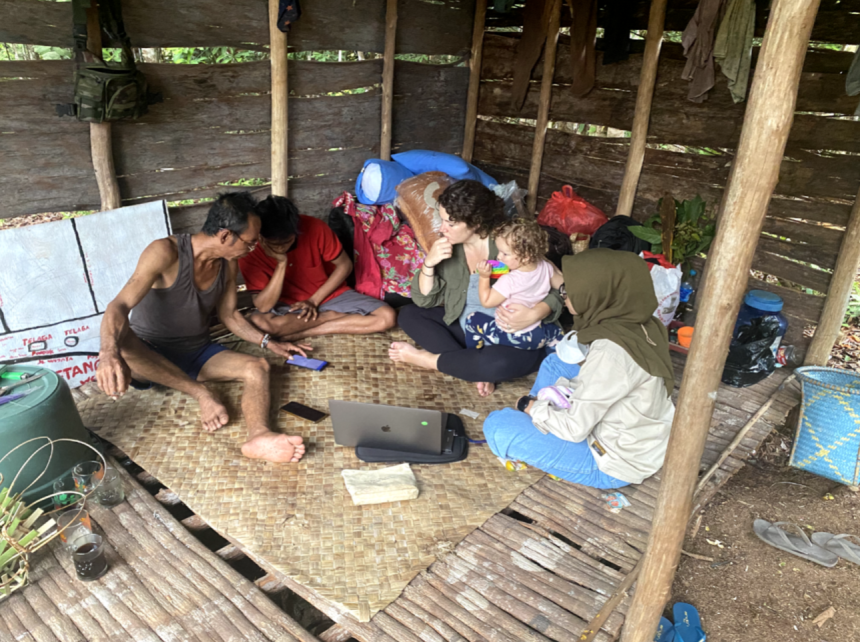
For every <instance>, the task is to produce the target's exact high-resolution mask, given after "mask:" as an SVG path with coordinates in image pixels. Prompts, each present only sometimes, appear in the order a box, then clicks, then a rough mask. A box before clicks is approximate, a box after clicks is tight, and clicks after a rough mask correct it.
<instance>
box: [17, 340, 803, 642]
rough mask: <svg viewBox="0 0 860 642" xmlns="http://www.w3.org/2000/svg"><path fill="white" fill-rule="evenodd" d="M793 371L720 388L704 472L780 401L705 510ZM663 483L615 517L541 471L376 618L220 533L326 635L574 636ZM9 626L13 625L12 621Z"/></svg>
mask: <svg viewBox="0 0 860 642" xmlns="http://www.w3.org/2000/svg"><path fill="white" fill-rule="evenodd" d="M673 359H674V360H675V370H676V381H677V383H678V384H680V380H681V375H682V369H683V364H684V358H683V357H680V356H678V355H673ZM789 374H790V372H789V371H787V370H780V371H777V372H776V373H774V375H772V376H771V377H769V378H768V379H767V380H765V381H763V382H761V383H759V384H757V385H756V386H752V387H750V388H745V389H740V390H739V389H734V388H729V387H726V386H721V387H720V390H719V393H718V398H717V407H716V409H715V412H714V417H713V420H712V423H711V429H710V434H709V437H708V441H707V446H706V449H705V452H704V455H703V458H702V463H701V469H702V470H703V471H704V470H706V469H707V468H708V467H709V466H710V465H711V464H712V463H714V462H716V461H717V460H718V458H719V456H720V454H721V453H722V452H723V451H724V450H725V448H726V446H727V445H728V444H729V443H730V442H731V441H732V439H733V438H734V437H735V436H736V435H737V434H738V433H739V431H740V430H741V429H742V428H743V427H744V426H745V424H746V423H747V422H748V421H749V419H750V418H751V417H752V415H753V414H755V412H756V411H757V410H758V409H759V408H760V407H761V406H762V405H763V404H764V403H765V402H766V401H767V400H768V399H770V398H771V397H772V396H773V397H774V402H773V404H772V405H771V406H770V408H769V410H768V411H767V412H766V413H764V415H763V416H762V417H761V418H760V419H759V421H758V422H757V423H756V424H755V425H754V426H753V428H752V429H751V430H750V431H749V433H748V434H747V436H746V437H745V438H744V439H743V440H742V441H741V443H740V445H739V446H738V447H737V449H736V450H735V451H734V452H733V453H732V455H731V456H729V457H728V459H726V460H725V462H724V463H723V464H722V466H721V467H720V469H719V470H718V471H717V473H716V474H715V475H714V476H713V477H712V478H711V480H710V481H709V482H708V484H707V485H706V486H705V488H704V490H703V492H702V493H701V494H700V495H699V496H698V498H697V504H696V508H697V510H698V507H700V506H702V505H703V504H704V503H706V502H707V500H708V499H709V497H711V496H712V495H713V493H714V492H715V491H716V490H717V489H718V488H719V487H720V486H721V485H722V484H724V483H725V482H726V481H727V480H728V479H729V478H730V477H731V475H732V474H733V473H734V472H736V471H737V470H738V469H740V468H741V467H742V466H743V463H744V461H745V460H746V459H747V458H748V457H749V456H750V454H751V453H752V452H753V451H754V450H755V449H756V448H757V447H758V446H759V445H760V443H761V442H762V441H763V440H764V438H765V437H766V436H767V435H768V434H769V432H770V431H771V430H772V429H773V428H774V427H775V426H777V425H779V424H780V423H781V422H782V421H783V419H784V418H785V415H786V414H787V413H788V411H789V410H790V409H791V408H792V407H793V406H794V405H796V403H797V401H798V399H799V386H797V384H796V383H793V384H791V385H789V386H786V388H785V390H779V389H778V388H779V386H780V384H781V383H782V382H783V381H784V380H785V379H786V378H787V377H788V376H789ZM676 394H677V389H676ZM511 474H517V473H511ZM659 490H660V475H659V474H658V475H655V476H654V477H652V478H650V479H648V480H646V481H645V482H644V483H643V484H640V485H638V486H633V487H627V488H625V489H624V490H623V492H624V494H625V496H626V497H627V498H628V499H629V500H630V502H631V506H629V507H627V508H625V509H624V510H623V511H621V512H620V513H618V514H613V513H611V512H609V511H608V510H607V507H606V505H605V503H604V502H603V500H602V499H601V497H600V495H601V491H597V490H594V489H590V488H585V487H582V486H577V485H574V484H570V483H568V482H564V481H556V480H553V479H551V478H549V477H544V478H542V479H541V480H540V481H538V482H537V483H535V484H534V485H532V486H531V487H529V488H526V489H525V490H524V491H523V492H522V493H521V494H520V495H519V496H518V497H517V498H516V499H515V500H514V501H513V503H511V504H510V506H509V507H508V508H507V509H506V510H504V511H502V512H501V513H499V514H496V515H494V516H492V517H490V518H489V519H488V520H487V521H486V522H485V523H484V524H483V525H482V526H480V527H479V528H477V529H476V530H474V531H473V532H472V533H471V534H469V535H468V536H467V537H465V539H463V540H462V541H461V542H460V543H459V544H458V545H457V546H456V547H455V548H454V550H453V551H451V552H449V553H447V554H441V553H440V555H439V557H438V558H437V561H436V562H435V563H433V564H432V565H431V566H429V568H427V569H426V570H425V571H422V572H421V573H420V574H419V575H418V576H417V577H416V578H415V579H414V580H412V582H411V583H410V584H409V585H408V586H406V588H405V589H404V590H403V592H402V594H401V595H400V597H399V598H397V599H396V600H395V601H394V602H392V603H391V604H389V605H388V606H387V607H386V608H385V609H384V610H382V611H380V612H379V613H377V614H376V615H375V616H374V617H373V618H372V619H371V620H370V621H369V622H362V621H359V619H358V618H356V617H355V616H354V614H353V613H352V612H350V611H349V610H348V609H346V608H345V607H344V606H343V605H342V604H338V603H337V602H333V601H331V600H329V599H326V598H325V597H323V596H322V595H321V594H320V593H319V592H317V591H316V590H314V589H312V588H309V587H308V586H306V585H303V584H300V583H298V582H296V581H295V580H294V579H291V578H289V577H287V576H285V575H283V574H282V573H280V572H279V571H278V570H277V567H276V566H275V565H274V564H272V563H271V561H270V560H267V559H265V558H263V557H261V556H260V555H259V554H258V553H256V552H255V551H253V550H249V549H248V548H247V547H244V546H242V544H241V543H240V542H238V541H236V540H235V539H233V538H231V537H230V534H229V533H222V535H224V536H225V537H226V538H227V539H229V540H230V541H232V542H233V544H234V545H235V546H236V548H237V550H241V551H242V552H243V553H245V554H246V555H247V556H248V557H249V558H251V559H252V560H254V561H255V562H256V563H257V564H258V565H259V566H261V567H262V568H263V569H264V570H265V571H267V572H268V573H269V574H270V576H271V577H272V578H275V579H276V580H277V581H278V582H280V583H281V585H283V586H286V587H287V588H289V589H290V590H292V591H293V592H295V593H296V594H298V595H299V596H301V597H302V598H304V599H305V600H307V601H308V602H310V603H311V604H312V605H313V606H315V607H316V608H317V609H319V610H320V611H321V612H322V613H324V614H325V615H326V616H327V617H328V618H330V619H331V620H332V621H333V622H335V625H334V626H332V627H331V628H330V629H329V630H327V631H325V632H324V633H321V634H320V635H319V639H320V640H322V641H323V642H346V641H347V640H349V639H357V640H359V641H360V642H392V641H396V642H401V641H404V642H419V641H424V642H441V641H445V640H450V641H460V640H468V641H469V642H483V641H489V642H513V641H516V640H532V641H544V640H558V641H561V640H573V639H577V638H578V637H579V635H580V634H581V632H582V630H583V628H584V627H585V625H586V624H587V623H588V621H589V620H590V619H591V618H592V617H593V616H594V615H595V614H596V613H597V612H598V610H599V609H600V607H601V606H602V605H603V603H604V602H605V601H606V600H607V599H608V598H609V597H610V596H611V595H612V594H613V592H614V591H615V588H616V587H617V586H618V585H619V584H621V582H622V581H623V579H624V578H625V577H626V576H627V574H628V573H629V572H630V571H631V569H633V568H634V566H635V565H636V563H637V562H638V561H639V559H640V557H641V556H642V553H643V551H644V548H645V545H646V542H647V538H648V533H649V530H650V525H651V519H652V516H653V511H654V506H655V504H656V498H657V495H658V493H659ZM628 601H629V598H625V600H623V601H622V602H621V604H620V605H619V607H618V609H617V610H616V611H615V613H613V614H612V615H611V616H610V617H609V619H608V620H607V621H606V623H605V624H604V626H603V628H602V629H601V631H600V632H599V633H598V635H597V637H596V639H597V640H600V641H601V642H609V641H611V640H614V639H616V638H617V637H618V635H619V634H620V631H621V627H622V626H623V623H624V615H625V613H626V610H627V605H628ZM19 617H20V616H19ZM13 618H14V615H13ZM10 621H11V622H13V623H14V622H16V621H15V620H14V619H11V620H10ZM18 621H20V620H18ZM7 626H9V627H10V629H11V627H12V626H13V624H7ZM2 634H3V632H2V631H0V636H2ZM240 639H241V638H240ZM0 640H2V637H0Z"/></svg>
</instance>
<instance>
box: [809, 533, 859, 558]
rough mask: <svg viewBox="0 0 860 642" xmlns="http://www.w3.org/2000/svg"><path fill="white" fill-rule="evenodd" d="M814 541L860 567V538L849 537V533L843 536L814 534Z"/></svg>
mask: <svg viewBox="0 0 860 642" xmlns="http://www.w3.org/2000/svg"><path fill="white" fill-rule="evenodd" d="M812 541H813V542H815V543H816V544H818V545H819V546H820V547H821V548H826V549H827V550H828V551H830V552H831V553H834V554H836V555H838V556H839V557H841V558H842V559H846V560H848V561H849V562H854V563H855V564H858V565H860V537H857V536H856V535H848V534H847V533H844V534H842V535H832V534H830V533H813V534H812Z"/></svg>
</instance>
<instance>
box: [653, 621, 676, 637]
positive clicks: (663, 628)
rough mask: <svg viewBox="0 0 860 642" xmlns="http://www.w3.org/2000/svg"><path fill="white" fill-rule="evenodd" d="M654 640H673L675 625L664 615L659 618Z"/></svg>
mask: <svg viewBox="0 0 860 642" xmlns="http://www.w3.org/2000/svg"><path fill="white" fill-rule="evenodd" d="M654 642H675V627H674V626H672V623H671V622H670V621H669V620H667V619H666V618H664V617H661V618H660V626H658V627H657V633H656V634H655V635H654Z"/></svg>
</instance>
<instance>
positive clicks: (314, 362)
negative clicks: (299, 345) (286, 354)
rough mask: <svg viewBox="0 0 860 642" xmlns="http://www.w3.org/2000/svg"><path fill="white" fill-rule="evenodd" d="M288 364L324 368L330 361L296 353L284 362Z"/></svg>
mask: <svg viewBox="0 0 860 642" xmlns="http://www.w3.org/2000/svg"><path fill="white" fill-rule="evenodd" d="M284 363H285V364H286V365H288V366H298V367H299V368H308V369H309V370H322V369H323V368H325V367H326V366H327V365H328V361H322V360H321V359H309V358H308V357H303V356H302V355H300V354H294V355H293V356H292V357H291V358H290V359H287V360H286V361H285V362H284Z"/></svg>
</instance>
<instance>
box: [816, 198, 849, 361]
mask: <svg viewBox="0 0 860 642" xmlns="http://www.w3.org/2000/svg"><path fill="white" fill-rule="evenodd" d="M858 266H860V191H858V192H857V200H855V201H854V207H853V208H852V210H851V217H850V218H849V219H848V226H847V227H846V228H845V236H843V237H842V245H841V246H840V248H839V256H838V257H837V258H836V269H834V270H833V278H831V279H830V287H829V288H828V289H827V299H826V300H825V301H824V310H822V311H821V318H820V319H819V320H818V327H817V328H816V329H815V336H814V337H813V338H812V343H811V344H810V346H809V352H807V353H806V361H805V362H804V364H805V365H807V366H825V365H827V359H828V358H829V357H830V352H831V351H832V350H833V346H834V344H835V343H836V340H837V339H838V338H839V329H840V328H841V327H842V319H844V318H845V310H846V308H847V307H848V297H849V296H850V295H851V286H852V284H853V283H854V279H856V278H857V268H858Z"/></svg>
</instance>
